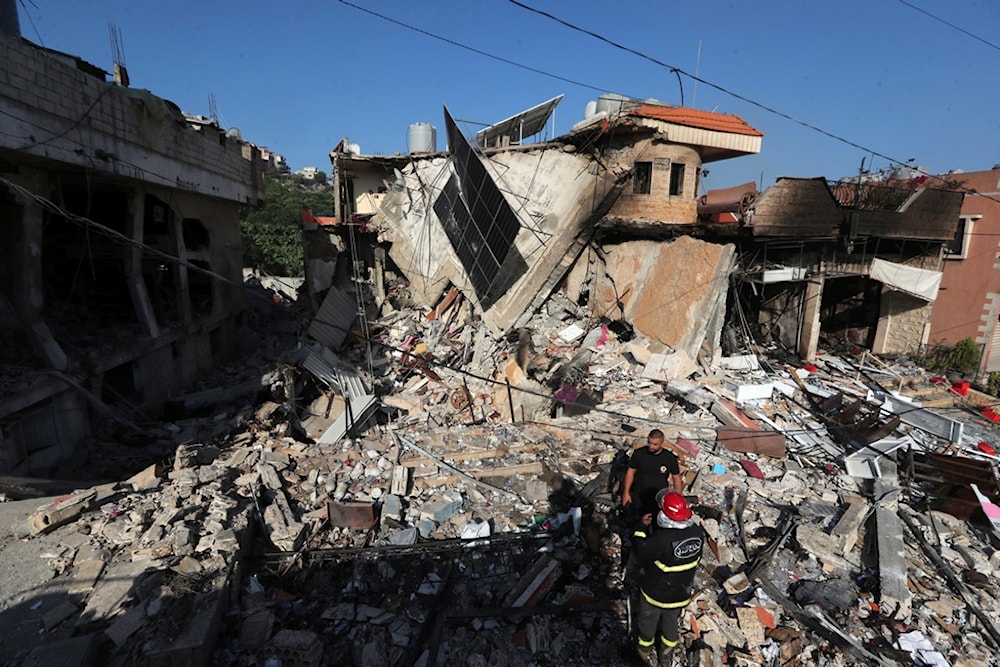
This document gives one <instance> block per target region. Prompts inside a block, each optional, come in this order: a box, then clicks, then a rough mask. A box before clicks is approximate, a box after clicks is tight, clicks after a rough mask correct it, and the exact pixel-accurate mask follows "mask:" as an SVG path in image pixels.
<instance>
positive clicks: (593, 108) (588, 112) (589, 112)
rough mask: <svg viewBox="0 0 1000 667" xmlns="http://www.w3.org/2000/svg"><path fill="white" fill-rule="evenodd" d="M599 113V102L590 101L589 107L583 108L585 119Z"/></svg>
mask: <svg viewBox="0 0 1000 667" xmlns="http://www.w3.org/2000/svg"><path fill="white" fill-rule="evenodd" d="M596 113H597V100H590V101H589V102H587V106H585V107H584V108H583V117H584V118H590V117H591V116H593V115H594V114H596Z"/></svg>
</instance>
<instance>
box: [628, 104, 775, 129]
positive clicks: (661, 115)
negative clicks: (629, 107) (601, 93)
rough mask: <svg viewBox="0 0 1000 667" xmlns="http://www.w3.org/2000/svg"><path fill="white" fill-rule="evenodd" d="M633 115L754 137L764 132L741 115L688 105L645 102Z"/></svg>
mask: <svg viewBox="0 0 1000 667" xmlns="http://www.w3.org/2000/svg"><path fill="white" fill-rule="evenodd" d="M632 115H633V116H639V117H640V118H652V119H654V120H662V121H666V122H668V123H675V124H677V125H687V126H688V127H697V128H701V129H703V130H714V131H716V132H729V133H731V134H747V135H750V136H752V137H763V136H764V133H763V132H761V131H760V130H757V129H754V128H753V127H751V126H750V125H748V124H747V122H746V121H745V120H743V119H742V118H740V117H739V116H734V115H732V114H724V113H714V112H712V111H701V110H700V109H690V108H688V107H665V106H661V105H659V104H643V105H642V106H640V107H639V108H638V109H636V110H634V111H632Z"/></svg>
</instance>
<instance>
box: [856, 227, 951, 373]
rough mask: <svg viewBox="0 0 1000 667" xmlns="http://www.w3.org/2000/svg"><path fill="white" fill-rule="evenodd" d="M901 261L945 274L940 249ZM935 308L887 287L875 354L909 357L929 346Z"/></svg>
mask: <svg viewBox="0 0 1000 667" xmlns="http://www.w3.org/2000/svg"><path fill="white" fill-rule="evenodd" d="M904 247H905V246H904ZM900 254H902V252H901V253H900ZM899 259H900V260H902V261H900V262H899V263H900V264H905V265H906V266H912V267H915V268H918V269H926V270H929V271H940V270H941V264H942V259H941V248H940V246H931V247H930V248H929V249H928V250H927V251H926V252H925V253H923V254H915V255H914V256H912V257H909V258H903V257H900V258H899ZM933 308H934V302H932V301H925V300H924V299H920V298H917V297H915V296H911V295H910V294H906V293H904V292H900V291H898V290H895V289H890V287H889V286H888V285H883V287H882V296H881V299H880V301H879V322H878V327H877V328H876V330H875V341H874V343H873V345H872V351H873V352H875V353H876V354H889V353H902V354H906V353H909V352H913V351H914V350H918V349H920V348H921V347H922V346H923V345H925V344H926V343H927V339H928V337H929V335H930V327H931V312H932V310H933Z"/></svg>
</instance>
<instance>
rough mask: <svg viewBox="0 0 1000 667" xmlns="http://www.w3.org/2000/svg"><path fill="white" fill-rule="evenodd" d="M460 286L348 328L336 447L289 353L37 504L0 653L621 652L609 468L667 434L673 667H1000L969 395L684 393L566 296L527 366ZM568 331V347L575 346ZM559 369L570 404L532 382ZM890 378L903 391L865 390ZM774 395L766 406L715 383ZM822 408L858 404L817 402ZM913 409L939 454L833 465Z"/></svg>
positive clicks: (103, 659)
mask: <svg viewBox="0 0 1000 667" xmlns="http://www.w3.org/2000/svg"><path fill="white" fill-rule="evenodd" d="M247 289H248V290H259V289H261V288H260V287H259V286H257V285H256V284H255V283H253V281H251V283H248V285H247ZM253 302H254V303H258V304H268V305H258V306H257V308H259V309H261V310H260V315H261V319H262V320H267V318H268V317H269V315H268V314H267V313H268V312H270V309H271V308H277V309H282V308H284V309H285V310H286V314H287V308H288V306H287V305H276V304H273V302H270V303H269V301H268V300H263V299H260V300H253ZM460 302H461V298H459V299H456V300H455V301H454V305H453V306H452V307H451V308H452V309H449V308H445V309H444V312H443V313H441V318H442V319H440V320H428V319H427V318H426V317H424V316H423V314H422V313H421V312H416V311H406V310H398V311H396V312H395V313H394V314H393V315H392V316H391V317H389V318H387V319H386V320H385V321H373V322H371V323H370V325H371V326H372V330H373V331H375V332H379V333H378V334H377V335H376V336H375V337H374V341H373V349H374V353H375V354H376V355H377V356H381V355H384V356H385V358H386V359H387V360H388V363H386V364H385V366H384V373H385V375H384V376H383V378H382V382H383V383H384V385H385V386H386V387H390V388H391V389H390V393H389V394H388V395H386V396H385V399H384V400H383V401H382V402H381V403H380V405H381V406H382V407H380V408H379V409H377V410H375V411H369V412H367V413H366V414H362V415H357V419H358V421H359V423H356V424H354V425H353V426H352V427H351V433H350V435H349V436H347V437H344V438H341V439H340V440H338V441H336V442H331V443H321V442H316V441H314V440H311V439H310V438H308V437H307V436H306V435H305V433H304V431H303V430H302V428H301V425H302V424H303V423H304V420H307V419H309V418H310V416H312V415H322V416H323V418H324V419H327V420H331V419H335V418H336V415H337V410H343V409H344V405H345V403H344V402H343V401H341V402H340V403H338V402H337V401H335V400H334V399H335V398H337V397H338V396H340V394H339V393H338V392H337V390H336V389H334V388H332V387H330V386H328V385H326V384H324V383H322V382H318V381H317V377H316V376H315V375H314V374H313V372H312V371H311V370H310V369H309V368H307V367H304V366H303V365H302V364H301V363H299V364H294V363H290V362H287V361H285V362H282V363H279V364H278V365H277V366H276V367H271V368H260V367H257V368H256V369H249V367H247V368H246V369H244V370H253V372H255V373H258V374H259V376H258V377H261V378H265V379H266V382H267V385H268V387H267V389H266V390H265V391H264V392H263V393H262V394H261V395H260V397H259V398H258V399H257V400H254V401H253V402H247V401H245V400H243V401H242V402H230V403H224V404H218V405H216V406H214V407H213V409H212V413H211V414H210V416H205V417H188V418H185V419H179V420H177V421H174V422H171V423H169V424H165V425H163V426H162V427H160V428H158V429H155V430H154V431H153V432H151V433H150V437H151V441H155V440H160V439H163V440H168V441H170V442H172V443H173V444H172V445H171V448H172V449H173V451H174V454H173V456H172V458H171V459H169V460H166V461H163V463H162V464H152V465H149V466H148V467H145V468H143V469H141V470H138V471H134V472H133V473H132V474H130V475H128V476H127V477H123V479H122V480H121V481H120V482H111V483H106V484H100V485H95V486H93V487H90V488H89V489H81V490H80V491H79V492H77V493H75V494H73V495H71V496H69V497H66V498H56V499H53V500H52V501H51V502H46V503H45V504H44V505H42V503H40V502H37V501H36V502H35V504H34V505H29V506H28V507H30V509H26V511H25V512H24V516H23V521H22V522H21V523H20V524H19V526H18V528H19V534H20V535H21V536H22V539H24V540H30V544H33V545H36V546H37V548H38V550H39V553H40V555H41V556H42V557H43V558H44V559H46V562H48V563H49V565H50V567H51V576H50V578H49V580H48V581H47V582H45V583H44V590H46V591H47V592H46V593H45V594H44V595H43V596H41V597H39V598H38V600H35V601H31V602H30V603H29V601H28V600H23V601H19V600H17V599H7V600H4V601H3V612H2V614H4V615H7V614H11V613H17V614H18V617H19V622H20V623H22V624H23V625H26V626H27V627H31V628H32V632H33V633H34V632H38V633H41V634H40V635H39V636H41V637H44V638H45V642H44V646H39V647H37V648H32V647H30V646H29V647H25V648H23V649H22V650H20V651H19V652H18V653H17V654H16V655H14V656H13V663H12V664H15V665H35V664H56V663H55V662H52V661H53V660H54V658H52V657H51V656H52V648H51V647H52V646H53V645H58V646H60V647H62V653H61V654H60V655H61V659H62V658H66V656H73V658H74V659H77V662H72V663H59V664H148V665H171V664H179V663H183V664H204V665H261V664H282V665H317V666H318V665H375V664H380V665H382V664H384V665H447V664H461V665H507V666H510V667H513V666H516V665H547V664H567V665H569V664H574V665H576V664H600V665H629V664H634V663H633V662H631V661H632V660H634V657H633V654H632V652H631V647H632V643H631V640H630V637H629V620H628V616H627V608H628V604H627V599H628V596H629V595H630V594H631V593H632V592H633V591H634V585H635V584H634V581H635V580H634V576H635V572H634V571H633V570H632V569H630V564H629V562H628V560H629V559H628V550H629V547H628V543H627V531H623V530H622V529H623V526H622V525H621V522H620V519H619V515H618V513H617V503H616V499H615V497H614V490H615V486H614V482H615V479H616V475H618V474H620V472H621V469H620V466H621V464H622V461H623V460H624V455H625V453H626V452H627V451H629V450H630V449H631V447H632V446H633V445H635V444H636V443H638V442H640V441H641V440H642V438H643V437H644V436H645V434H646V432H648V430H650V429H652V428H661V429H663V430H664V431H665V432H666V433H667V437H668V440H669V441H670V442H678V441H679V443H680V445H679V446H677V451H678V452H679V453H680V454H681V455H682V461H683V464H684V468H685V471H686V480H687V483H688V486H687V488H686V490H685V493H686V495H687V497H688V499H689V501H690V502H691V504H692V506H693V509H694V511H695V514H696V518H697V520H699V521H700V522H701V523H702V525H703V526H704V527H705V529H706V531H707V533H708V535H709V538H710V544H709V548H708V549H706V552H705V557H704V558H703V561H702V562H703V565H702V567H701V569H700V570H699V573H698V577H697V580H696V591H695V597H694V601H693V602H692V603H691V605H690V606H689V607H688V608H687V610H686V611H685V613H684V615H683V617H682V641H683V644H684V650H683V651H681V652H679V653H680V656H679V659H682V660H684V663H683V664H687V665H706V666H708V665H814V664H821V663H822V664H827V665H898V664H903V665H906V664H933V665H953V666H962V667H971V666H972V665H995V664H997V662H996V658H995V657H994V656H996V655H998V654H1000V648H998V647H1000V633H998V628H1000V605H998V602H997V597H998V594H1000V592H998V590H997V587H996V584H995V583H994V579H995V577H996V568H998V567H1000V551H998V550H997V546H998V545H1000V538H998V536H997V535H996V534H994V533H992V532H991V530H992V529H991V527H990V525H989V523H988V522H986V521H985V520H984V517H983V516H982V513H981V510H980V509H979V505H978V501H976V500H975V496H973V495H971V490H967V486H968V485H967V484H963V482H962V479H963V475H964V476H965V477H966V478H967V477H968V475H969V474H971V473H968V472H963V471H970V470H974V469H976V470H978V469H979V468H977V467H976V466H977V465H978V466H979V467H980V468H984V469H985V470H986V474H985V475H980V476H978V477H977V479H978V482H977V486H978V488H979V489H980V491H982V492H983V493H984V494H985V495H986V496H987V497H989V498H992V499H993V501H994V502H996V500H998V492H997V485H996V479H995V469H994V467H993V460H992V459H991V458H989V457H988V456H987V455H985V454H983V452H982V451H981V449H980V447H979V443H980V442H995V441H996V440H997V434H996V432H995V429H996V427H995V426H994V425H993V424H992V423H990V422H987V421H985V420H982V419H980V418H978V417H977V416H976V413H974V411H972V410H971V406H973V405H974V404H975V403H976V402H977V401H980V400H981V401H983V402H985V401H986V400H988V399H986V398H985V397H978V398H977V397H975V396H972V397H969V396H965V397H963V396H960V395H958V394H955V393H951V392H949V391H948V390H947V387H948V385H947V384H941V383H940V381H939V380H935V381H934V382H932V381H931V380H932V379H933V378H930V377H929V376H928V374H927V373H926V372H925V371H924V370H923V369H921V368H919V367H917V366H915V365H913V364H912V363H910V362H908V361H907V360H906V359H905V358H902V357H900V358H896V359H894V360H889V359H886V360H883V362H882V363H879V364H878V365H873V364H871V363H867V362H866V360H865V358H864V357H861V356H858V355H852V354H850V353H849V352H835V351H833V350H830V351H828V352H824V353H823V354H821V355H819V357H818V358H817V360H816V361H815V362H814V364H813V365H812V366H811V368H814V369H815V370H812V371H808V370H803V369H802V368H799V367H797V366H795V365H792V364H790V363H788V362H785V361H784V360H782V359H780V357H779V356H778V355H777V354H774V355H773V356H769V355H768V354H766V353H765V352H766V351H763V350H758V351H757V354H756V355H755V358H756V359H757V361H758V362H759V363H755V364H751V365H749V366H748V367H747V369H746V370H730V369H728V368H726V367H729V366H733V365H735V366H737V367H740V368H742V367H744V366H745V364H741V363H733V362H732V361H729V360H726V359H722V358H717V359H714V360H710V359H702V363H700V364H699V367H698V369H697V370H695V371H692V372H691V373H690V375H688V376H686V377H684V378H682V379H681V380H678V381H674V380H661V379H658V378H656V379H650V378H647V377H644V372H643V369H644V367H643V364H641V363H639V362H638V361H637V355H636V354H635V351H636V350H637V349H639V348H641V346H642V345H643V340H642V339H641V337H639V338H633V339H631V340H629V341H622V340H619V339H618V338H617V336H616V335H615V333H614V332H613V331H609V330H607V328H605V327H601V326H600V325H598V326H597V327H594V325H593V324H592V323H588V322H587V321H586V320H582V319H579V318H578V317H576V316H575V314H574V313H573V312H572V310H570V309H566V308H563V307H561V306H557V305H555V304H559V303H561V302H560V301H558V300H554V301H552V304H551V306H550V307H548V308H544V309H543V310H542V312H540V313H539V314H538V315H537V316H536V317H535V318H534V319H533V321H532V322H531V323H530V324H529V326H528V327H527V329H528V330H529V331H530V337H531V348H532V349H533V350H534V353H533V354H529V355H528V356H522V357H521V358H520V359H516V358H515V357H514V356H511V354H510V347H509V343H508V342H506V341H498V342H496V343H494V347H493V348H492V351H491V352H490V353H489V354H480V355H479V357H478V358H479V359H481V361H479V362H478V364H476V363H474V362H470V360H469V359H468V358H467V357H465V356H463V349H464V344H463V340H464V336H465V333H464V332H465V331H467V327H468V324H469V323H468V322H467V321H465V320H463V315H462V314H461V311H460V309H459V307H460ZM435 322H446V323H447V326H444V325H441V324H435ZM571 325H577V326H579V327H580V328H581V329H582V330H583V332H584V333H583V335H581V336H580V337H579V338H577V339H576V340H574V341H573V342H567V341H566V340H565V339H564V337H561V336H560V334H561V333H562V332H563V331H564V330H565V329H566V328H567V327H568V326H571ZM404 350H406V351H404ZM418 350H419V351H418ZM772 352H774V351H772ZM298 358H300V357H298ZM344 358H345V359H349V358H351V354H350V353H348V354H347V355H345V357H344ZM581 359H585V361H580V360H581ZM329 360H330V361H331V362H332V363H343V364H344V365H345V366H349V365H350V363H351V362H349V361H344V360H343V359H341V358H339V357H338V358H334V357H329ZM569 364H572V366H573V370H572V372H571V373H568V374H564V373H565V371H563V370H562V369H564V368H565V367H566V366H567V365H569ZM236 372H237V371H235V370H234V369H233V367H231V368H229V369H227V370H224V371H223V374H222V375H220V376H219V377H220V378H226V375H225V374H226V373H236ZM553 377H559V378H563V379H564V380H565V381H562V380H561V381H560V382H559V383H557V386H564V385H567V384H568V385H570V386H572V387H573V388H574V392H573V393H574V394H575V395H576V396H578V397H579V398H578V399H577V400H575V401H574V400H562V401H560V400H558V399H556V398H554V392H552V391H551V389H550V387H551V386H553V383H552V382H551V379H552V378H553ZM900 378H902V380H903V382H902V383H901V386H902V387H903V389H902V391H901V392H898V393H887V392H882V391H877V390H876V388H877V387H880V386H881V387H884V388H892V387H895V386H897V385H899V384H900V383H899V379H900ZM225 382H226V383H232V384H237V383H238V379H237V377H235V376H230V377H228V378H227V379H226V380H225ZM508 383H509V385H510V387H511V391H510V393H508V390H507V387H508ZM768 383H770V384H771V385H772V386H773V387H774V389H773V390H772V391H771V392H770V393H769V394H768V395H767V396H766V397H763V398H755V399H752V400H746V401H742V402H740V401H738V400H737V399H736V395H737V394H738V393H739V388H740V387H742V386H745V385H761V384H768ZM834 395H842V397H843V400H842V404H847V405H850V404H851V403H852V402H853V401H865V402H866V403H865V405H864V406H863V409H859V410H858V411H857V412H858V413H859V414H860V413H862V412H867V413H869V414H870V415H874V417H875V418H873V419H871V418H870V419H868V420H866V421H865V422H864V423H860V422H858V421H852V420H851V419H850V418H849V417H850V411H848V412H847V413H837V414H833V413H831V412H824V411H823V409H822V407H821V406H822V405H823V404H824V402H825V401H827V399H829V397H831V396H834ZM913 400H919V401H924V402H925V403H928V404H933V405H935V406H937V407H933V408H924V411H925V412H927V413H928V414H931V415H933V416H934V418H935V419H936V420H938V422H940V421H941V420H949V422H953V423H954V424H961V427H962V429H961V431H962V437H961V439H960V441H959V442H951V441H950V440H949V438H947V437H944V436H943V435H942V434H941V433H937V432H934V431H933V430H931V429H922V428H920V427H919V426H917V425H914V424H912V423H909V422H908V421H900V422H898V423H896V425H895V428H894V430H893V431H892V433H891V434H890V435H888V436H885V438H883V439H881V440H876V441H874V442H872V443H866V444H865V446H868V447H871V448H873V450H871V451H874V452H876V454H872V455H871V456H877V464H872V463H871V461H870V460H868V461H867V463H866V464H865V465H860V466H857V467H855V468H854V469H853V470H854V472H853V474H851V473H849V472H848V469H847V467H846V463H845V462H846V460H847V455H849V454H851V453H852V448H853V449H854V450H855V451H862V450H863V449H864V446H859V445H862V443H861V441H860V440H858V439H859V438H863V436H864V435H865V434H870V433H873V432H878V431H879V429H880V428H882V427H883V426H884V425H885V423H886V422H887V421H888V420H891V419H892V414H893V412H894V411H895V409H896V408H898V407H899V405H906V404H907V403H908V402H909V401H913ZM889 401H891V402H893V404H894V406H895V408H894V409H893V410H890V409H888V408H887V407H886V406H885V403H886V402H889ZM512 405H513V408H514V411H513V416H512V414H511V409H510V408H511V406H512ZM827 405H828V403H827ZM293 406H298V407H297V409H295V408H293ZM880 406H881V409H880ZM838 415H839V416H838ZM838 419H839V421H838ZM838 429H844V430H845V431H846V432H850V433H852V434H853V435H852V437H853V438H854V439H855V441H854V442H853V443H852V442H851V441H848V442H847V443H846V444H845V442H844V440H845V439H844V438H843V437H841V434H840V433H837V431H838ZM723 434H724V436H723ZM776 439H779V440H780V446H777V444H778V443H776V442H773V441H775V440H776ZM887 439H888V440H891V441H892V442H893V443H894V446H893V447H891V448H887V452H888V453H884V454H881V453H880V452H881V450H879V445H880V443H881V442H883V441H885V440H887ZM900 441H901V442H902V444H900ZM932 457H938V458H932ZM929 461H937V463H929ZM105 463H106V464H110V462H105ZM24 503H31V501H21V502H20V503H18V504H19V505H24ZM623 537H624V538H625V540H624V542H623ZM623 556H624V558H623ZM88 660H90V662H87V661H88Z"/></svg>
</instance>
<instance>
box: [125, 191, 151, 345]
mask: <svg viewBox="0 0 1000 667" xmlns="http://www.w3.org/2000/svg"><path fill="white" fill-rule="evenodd" d="M144 204H145V194H144V193H143V192H142V191H141V190H140V191H138V192H136V194H135V196H134V197H132V200H131V202H130V203H129V212H128V220H127V221H126V222H127V227H128V231H129V238H131V239H132V240H133V241H138V242H139V243H142V239H143V229H142V226H143V212H144V211H145V206H144ZM123 252H124V253H125V279H126V280H127V281H128V291H129V294H130V295H131V296H132V307H133V308H135V313H136V316H138V318H139V322H140V323H141V324H142V326H143V327H144V328H145V329H146V333H148V334H149V335H150V337H152V338H157V337H158V336H159V335H160V325H159V324H158V323H157V321H156V313H155V312H153V304H152V303H151V302H150V300H149V292H148V291H147V290H146V283H145V281H144V280H143V279H142V250H141V249H140V248H139V247H138V246H134V245H128V246H126V247H125V248H124V250H123Z"/></svg>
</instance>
